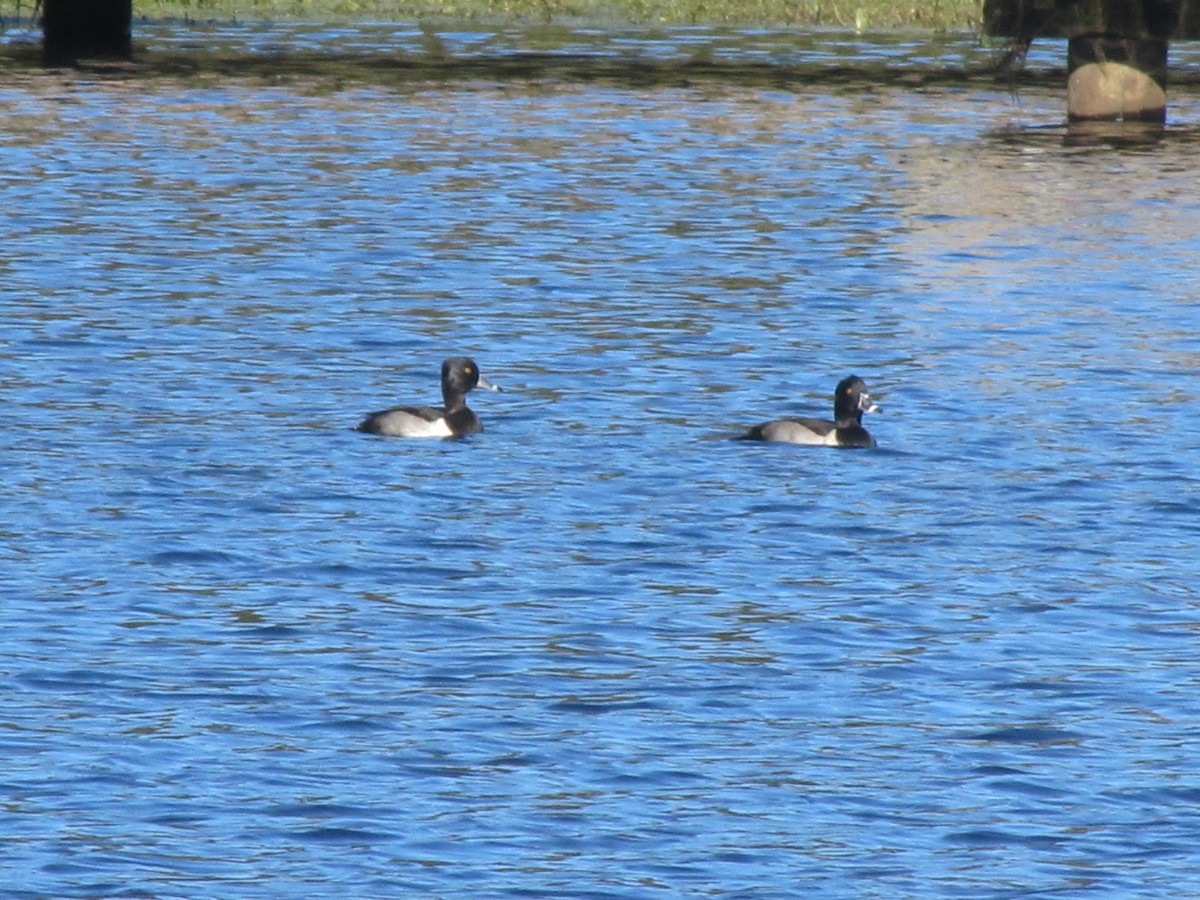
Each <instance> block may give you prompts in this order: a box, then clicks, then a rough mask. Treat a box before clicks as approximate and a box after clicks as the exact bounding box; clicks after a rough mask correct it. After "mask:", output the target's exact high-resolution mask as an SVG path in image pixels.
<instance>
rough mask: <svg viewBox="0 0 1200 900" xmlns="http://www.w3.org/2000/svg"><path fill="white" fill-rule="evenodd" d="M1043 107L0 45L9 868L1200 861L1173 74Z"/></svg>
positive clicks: (78, 874) (875, 885) (367, 875)
mask: <svg viewBox="0 0 1200 900" xmlns="http://www.w3.org/2000/svg"><path fill="white" fill-rule="evenodd" d="M286 38H287V34H286V33H283V34H282V36H281V37H279V40H286ZM163 40H166V38H163ZM843 40H844V38H843ZM960 51H961V52H963V53H965V52H967V50H965V49H962V48H959V50H957V51H953V50H952V51H949V52H960ZM873 52H874V51H872V50H871V49H870V48H869V47H868V48H867V49H866V50H864V53H865V54H866V55H868V56H870V55H871V54H872V53H873ZM1063 105H1064V102H1063V98H1062V97H1061V96H1060V95H1059V94H1058V93H1057V92H1054V91H1048V90H1036V89H1035V90H1028V91H1024V92H1021V93H1020V95H1019V96H1016V97H1014V96H1012V95H1011V94H1010V93H1009V91H1008V89H1007V87H1005V86H1004V85H1002V84H996V85H992V84H987V83H984V84H967V85H963V86H961V87H956V86H953V85H950V86H943V87H935V88H932V89H924V90H914V89H909V88H905V87H903V86H896V85H891V86H889V85H886V84H885V85H878V86H874V87H872V86H869V85H860V86H858V87H854V88H847V87H841V88H838V89H833V90H828V91H825V90H819V89H816V88H814V87H811V86H797V87H796V88H795V89H794V90H784V89H780V88H771V89H767V88H755V87H749V86H742V87H734V86H721V85H719V84H707V85H698V86H694V87H691V88H687V87H662V88H654V87H646V88H634V87H629V86H625V87H622V86H619V85H602V84H594V85H587V84H572V83H565V82H559V83H556V82H549V83H535V84H527V83H514V82H505V83H487V82H486V81H484V82H472V83H470V84H465V85H449V84H437V85H435V84H420V83H414V84H408V85H402V86H397V85H394V84H393V85H378V84H372V83H370V82H367V81H353V80H350V81H346V80H344V79H342V78H341V77H339V78H331V79H329V80H327V81H322V80H320V79H317V80H315V81H314V80H312V79H311V78H307V77H306V78H303V79H302V78H295V79H288V78H283V79H280V80H278V81H269V80H266V79H263V78H256V77H245V78H239V77H236V76H230V77H221V78H215V77H201V78H188V77H183V76H180V77H162V76H159V77H154V78H151V79H146V80H143V79H140V78H138V77H137V76H136V74H132V75H130V74H127V75H116V76H96V75H94V74H88V73H87V72H86V71H85V72H83V73H75V74H72V73H65V72H48V73H36V72H35V73H28V72H27V73H25V74H23V75H22V76H21V77H16V78H12V79H10V80H9V81H8V82H7V83H6V85H5V86H4V87H3V88H2V89H0V113H2V115H3V118H4V122H5V123H6V124H5V128H4V129H3V131H2V132H0V204H2V207H0V208H2V209H3V214H2V215H0V229H2V231H0V246H2V247H3V254H2V257H0V336H2V337H0V426H2V427H0V468H2V471H3V473H4V479H3V485H4V486H3V497H4V504H3V508H4V510H5V516H4V520H3V522H4V524H3V525H0V573H2V576H3V578H2V582H0V591H2V601H3V610H4V629H3V632H2V638H0V641H2V643H0V685H2V687H3V693H4V698H5V702H4V705H3V711H2V713H0V753H2V754H3V759H4V760H5V765H4V767H3V772H2V773H0V802H2V804H3V819H2V820H0V821H2V823H3V824H2V826H0V827H2V829H3V830H2V831H0V836H2V838H3V858H4V860H5V865H4V868H5V870H6V871H7V873H8V875H7V885H6V891H7V895H8V896H13V897H21V898H31V897H39V898H40V897H56V898H57V897H88V898H91V897H151V898H176V897H180V898H183V897H186V898H199V897H213V898H228V897H247V898H257V897H263V898H268V897H269V898H276V897H279V898H284V897H288V898H291V897H304V896H349V897H364V898H366V897H381V898H382V897H422V898H425V897H446V898H467V897H470V898H479V897H555V898H626V897H630V898H642V897H674V896H704V897H736V898H776V897H778V898H784V897H787V898H792V897H797V896H806V897H809V896H812V897H848V898H850V897H853V898H861V897H880V898H895V897H931V896H934V897H972V898H976V897H1004V898H1008V897H1023V896H1032V895H1036V896H1044V897H1066V896H1077V895H1086V896H1112V897H1123V898H1124V897H1154V898H1161V897H1192V896H1196V895H1197V894H1198V893H1200V857H1197V855H1196V853H1195V846H1196V843H1197V840H1198V839H1200V777H1198V776H1197V772H1198V771H1200V770H1198V769H1197V766H1196V761H1195V752H1196V746H1195V745H1196V741H1197V739H1198V738H1200V724H1198V723H1200V699H1198V698H1200V691H1198V687H1200V654H1198V652H1197V633H1198V631H1200V597H1198V595H1197V589H1196V581H1197V575H1198V574H1200V572H1198V569H1200V564H1198V563H1197V561H1196V560H1197V551H1198V549H1200V548H1198V542H1200V478H1198V476H1197V469H1196V465H1195V460H1196V458H1197V457H1196V454H1197V450H1198V449H1200V426H1198V425H1197V421H1196V415H1195V410H1196V403H1197V399H1198V398H1200V376H1198V375H1197V370H1198V363H1200V337H1198V330H1197V323H1198V322H1200V289H1198V288H1197V284H1196V278H1195V273H1196V271H1197V266H1198V265H1200V224H1198V223H1200V201H1198V200H1197V197H1196V191H1195V184H1196V173H1197V170H1196V163H1195V147H1196V143H1197V141H1196V135H1197V130H1196V123H1200V105H1198V103H1197V98H1196V97H1195V96H1193V95H1189V94H1188V93H1187V92H1186V91H1182V92H1178V93H1176V94H1174V95H1173V96H1172V99H1171V122H1170V124H1169V126H1168V129H1167V132H1166V134H1165V135H1164V137H1163V139H1162V140H1161V141H1159V142H1157V143H1155V144H1153V145H1151V146H1148V147H1142V148H1132V149H1131V148H1125V149H1122V148H1120V147H1114V146H1111V145H1106V144H1101V145H1085V146H1078V145H1076V144H1074V143H1072V142H1071V141H1069V140H1067V139H1066V138H1067V136H1066V133H1065V131H1064V130H1063V129H1062V128H1061V127H1060V123H1061V120H1062V113H1063ZM459 353H470V354H472V355H473V356H474V357H475V358H476V359H477V360H478V361H479V364H480V366H481V368H482V370H483V372H484V374H485V375H487V376H488V377H489V378H490V379H492V380H493V381H496V382H499V383H500V384H502V385H503V387H504V388H505V392H504V393H501V394H486V393H483V392H479V393H477V394H473V395H472V397H471V402H472V406H473V408H474V409H476V411H477V412H478V413H479V415H480V416H481V418H482V419H483V421H484V423H485V426H486V431H485V432H484V433H483V434H480V435H476V436H473V437H471V438H470V439H467V440H464V441H459V442H454V441H450V442H443V441H418V442H413V441H403V440H388V439H381V438H375V437H371V436H367V435H362V434H359V433H356V432H354V431H352V430H351V428H352V426H353V425H354V424H356V423H357V421H358V420H359V419H360V418H361V416H362V414H363V413H365V412H368V411H371V410H374V409H378V408H380V407H382V406H385V405H388V404H391V403H399V402H411V403H428V402H434V401H436V399H437V396H438V389H437V372H438V368H439V366H440V362H441V360H442V359H443V358H444V357H446V356H450V355H455V354H459ZM850 372H855V373H857V374H859V375H861V376H863V377H864V378H866V379H867V381H868V383H869V385H870V387H871V391H872V394H873V396H875V397H876V399H877V400H878V401H879V402H880V403H881V405H882V406H883V411H882V412H881V413H880V414H878V415H874V416H871V417H869V418H868V422H867V424H868V426H869V427H870V428H871V430H872V432H873V434H874V435H875V436H876V438H877V440H878V441H879V445H880V446H879V448H878V449H877V450H873V451H863V452H851V451H847V452H840V451H835V450H827V449H824V448H808V447H793V446H783V445H764V444H748V443H740V442H735V441H732V440H730V439H729V438H730V437H731V436H732V435H734V434H736V433H737V432H738V431H739V430H740V429H743V428H745V427H746V426H748V425H751V424H754V423H756V422H760V421H763V420H764V419H767V418H772V417H775V416H778V415H783V414H817V415H826V414H827V413H828V412H829V407H830V405H831V404H830V397H831V393H832V389H833V385H834V383H835V382H836V381H837V380H838V378H840V377H841V376H843V375H845V374H848V373H850Z"/></svg>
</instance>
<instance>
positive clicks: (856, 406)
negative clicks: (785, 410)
mask: <svg viewBox="0 0 1200 900" xmlns="http://www.w3.org/2000/svg"><path fill="white" fill-rule="evenodd" d="M878 411H879V407H878V406H876V405H875V404H874V403H872V402H871V394H870V393H869V392H868V391H867V383H866V382H865V381H863V380H862V379H861V378H859V377H858V376H857V375H850V376H847V377H846V378H843V379H842V380H841V381H839V382H838V386H837V388H836V389H835V390H834V392H833V418H834V421H832V422H830V421H828V420H827V419H809V418H787V419H776V420H775V421H774V422H764V423H763V424H761V425H755V426H754V427H753V428H751V429H750V430H749V431H748V432H746V433H745V434H744V435H742V436H741V438H742V440H748V441H781V442H784V443H788V444H810V445H817V446H823V447H874V446H876V444H875V438H873V437H871V434H870V432H868V431H867V429H865V428H863V426H862V417H863V413H865V412H878Z"/></svg>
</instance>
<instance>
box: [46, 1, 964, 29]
mask: <svg viewBox="0 0 1200 900" xmlns="http://www.w3.org/2000/svg"><path fill="white" fill-rule="evenodd" d="M31 3H32V0H27V2H26V5H30V4H31ZM982 9H983V2H982V0H932V2H922V0H135V2H134V14H135V15H136V16H139V17H144V18H149V19H167V18H188V19H217V20H239V19H304V20H309V21H328V20H331V19H332V20H338V19H357V20H362V21H376V22H388V21H413V20H424V19H441V20H458V21H464V20H465V21H478V20H485V21H513V20H515V21H521V22H581V21H583V22H594V23H598V24H607V25H619V24H630V25H736V26H762V27H782V26H790V27H796V26H808V27H835V28H843V29H854V30H856V31H867V30H873V31H878V30H886V29H897V28H915V29H920V30H924V31H931V32H938V31H963V30H977V29H978V27H979V22H980V17H981V13H982Z"/></svg>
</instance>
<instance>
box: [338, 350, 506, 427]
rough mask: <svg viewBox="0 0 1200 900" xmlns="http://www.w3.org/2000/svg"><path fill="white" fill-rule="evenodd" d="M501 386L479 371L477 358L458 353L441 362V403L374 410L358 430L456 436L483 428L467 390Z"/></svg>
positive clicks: (360, 424) (493, 388) (495, 389)
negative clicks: (473, 409)
mask: <svg viewBox="0 0 1200 900" xmlns="http://www.w3.org/2000/svg"><path fill="white" fill-rule="evenodd" d="M476 387H481V388H484V389H485V390H488V391H498V390H500V388H499V387H498V386H496V385H494V384H492V383H491V382H490V381H488V380H487V379H486V378H484V377H483V376H482V375H480V374H479V366H477V365H475V360H473V359H469V358H468V357H466V356H455V357H452V358H450V359H448V360H446V361H445V362H443V363H442V403H443V405H442V406H441V407H436V406H394V407H392V408H391V409H384V410H380V411H379V412H374V413H371V414H370V415H369V416H367V417H366V418H365V419H363V420H362V422H360V423H359V425H358V429H357V430H358V431H365V432H367V433H368V434H383V435H388V436H389V437H411V438H432V437H439V438H456V437H462V436H463V435H464V434H475V433H477V432H480V431H483V423H482V422H480V421H479V417H478V416H477V415H475V413H474V412H473V411H472V410H471V409H470V408H469V407H468V406H467V399H466V395H467V391H469V390H471V388H476Z"/></svg>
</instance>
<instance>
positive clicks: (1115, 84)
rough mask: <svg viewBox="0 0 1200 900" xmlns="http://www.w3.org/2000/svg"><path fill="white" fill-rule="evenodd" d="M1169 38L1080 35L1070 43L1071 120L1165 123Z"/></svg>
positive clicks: (1069, 99) (1068, 106) (1068, 67)
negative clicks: (1167, 39)
mask: <svg viewBox="0 0 1200 900" xmlns="http://www.w3.org/2000/svg"><path fill="white" fill-rule="evenodd" d="M1166 118H1167V41H1166V39H1164V38H1151V37H1122V36H1120V35H1115V34H1081V35H1076V36H1075V37H1072V38H1071V39H1070V40H1069V41H1068V42H1067V119H1068V120H1069V121H1072V122H1080V121H1098V120H1101V121H1110V122H1165V121H1166Z"/></svg>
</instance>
